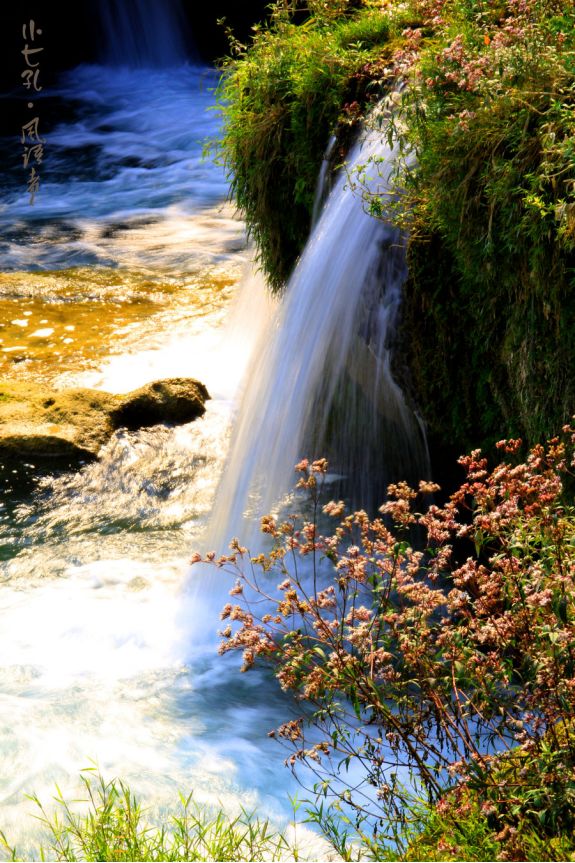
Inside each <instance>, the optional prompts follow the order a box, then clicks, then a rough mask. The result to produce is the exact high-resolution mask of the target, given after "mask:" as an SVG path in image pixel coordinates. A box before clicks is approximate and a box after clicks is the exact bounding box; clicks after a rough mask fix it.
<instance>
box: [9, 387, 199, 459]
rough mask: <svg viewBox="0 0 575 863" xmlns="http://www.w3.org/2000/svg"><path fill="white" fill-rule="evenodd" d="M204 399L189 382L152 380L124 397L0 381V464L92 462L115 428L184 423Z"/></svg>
mask: <svg viewBox="0 0 575 863" xmlns="http://www.w3.org/2000/svg"><path fill="white" fill-rule="evenodd" d="M209 397H210V396H209V394H208V391H207V390H206V388H205V386H204V385H203V384H201V383H200V382H199V381H196V380H193V379H192V378H168V379H166V380H161V381H155V382H153V383H150V384H146V385H145V386H143V387H140V389H137V390H134V391H133V392H130V393H127V394H125V395H113V394H112V393H105V392H101V391H99V390H91V389H68V390H46V389H45V388H44V387H40V386H36V385H34V384H29V383H18V382H4V383H2V382H0V459H5V460H10V461H22V460H26V461H30V460H33V461H35V462H38V461H39V462H44V464H45V463H46V462H50V463H52V461H53V460H57V461H58V464H62V463H64V464H63V465H62V466H64V465H65V466H68V465H70V466H72V465H73V464H74V463H78V462H81V461H86V460H93V459H95V458H97V456H98V453H99V451H100V449H101V448H102V446H103V445H104V444H105V443H106V441H107V440H108V439H109V438H110V437H111V435H112V434H113V432H114V431H115V430H116V429H119V428H122V427H125V428H128V429H131V430H134V429H138V428H143V427H145V426H151V425H158V424H160V423H169V424H175V425H178V424H181V423H186V422H190V421H191V420H193V419H196V417H199V416H201V415H202V414H203V413H204V411H205V401H206V399H209ZM54 466H58V465H54Z"/></svg>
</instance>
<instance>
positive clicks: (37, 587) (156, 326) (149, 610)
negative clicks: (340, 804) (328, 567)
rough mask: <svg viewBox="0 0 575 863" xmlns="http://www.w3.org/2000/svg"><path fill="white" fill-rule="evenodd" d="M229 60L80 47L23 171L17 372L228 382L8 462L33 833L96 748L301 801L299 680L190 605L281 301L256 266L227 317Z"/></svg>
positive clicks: (11, 673)
mask: <svg viewBox="0 0 575 863" xmlns="http://www.w3.org/2000/svg"><path fill="white" fill-rule="evenodd" d="M213 84H214V76H213V74H212V72H211V71H210V70H209V69H205V68H201V67H196V66H192V65H187V64H184V65H181V66H179V67H177V68H169V69H166V68H155V67H154V68H131V69H113V68H111V67H105V66H84V67H81V68H78V69H75V70H73V71H72V72H70V73H69V74H68V75H67V76H66V77H65V78H64V80H63V81H62V84H61V87H60V89H59V90H58V91H57V92H51V93H50V98H51V100H52V105H54V103H56V104H57V105H59V106H60V110H61V112H62V114H63V115H66V116H68V117H70V119H68V120H67V121H66V122H62V123H61V125H59V126H56V128H55V129H54V131H53V133H52V134H51V135H50V136H49V137H48V138H47V141H46V144H45V152H46V158H45V164H44V165H43V166H42V174H41V176H42V183H41V187H40V190H39V193H38V195H37V198H36V201H35V203H34V206H33V207H31V206H29V204H28V196H27V194H26V190H25V186H23V184H22V174H21V172H20V171H17V172H15V174H14V176H13V177H12V178H11V179H10V182H5V183H4V188H3V193H2V200H1V204H0V223H1V236H2V240H1V244H0V253H1V261H2V270H3V272H2V273H1V274H0V315H1V319H0V329H1V332H0V338H1V339H2V341H0V351H1V354H0V356H1V358H2V361H3V365H2V375H3V376H4V377H10V378H16V379H22V380H43V381H46V383H49V384H56V385H63V384H77V385H88V386H96V387H101V388H104V389H108V390H112V391H115V392H120V391H125V390H129V389H131V388H133V387H135V386H138V385H140V384H142V383H144V382H145V381H148V380H153V379H155V378H159V377H165V376H170V375H191V376H196V377H198V378H199V379H200V380H202V381H204V382H205V383H206V385H207V386H208V389H209V390H210V393H211V395H212V400H211V401H210V402H209V403H208V410H207V413H206V415H205V417H204V418H202V419H201V420H198V421H196V422H195V423H193V424H190V425H187V426H183V427H180V428H177V429H168V428H162V427H160V428H156V429H148V430H144V431H142V432H139V433H138V432H131V433H128V432H123V433H119V434H118V435H116V436H115V437H114V438H113V439H112V440H111V441H110V443H109V445H108V446H107V447H106V449H105V451H104V452H103V454H102V458H101V460H100V461H99V462H98V463H96V464H94V465H91V466H88V467H86V468H84V469H83V470H81V471H79V472H78V473H75V474H74V473H73V474H68V475H63V476H54V477H48V478H45V479H44V480H42V481H40V482H39V483H38V484H37V485H36V486H34V483H33V480H32V479H31V475H30V472H27V471H26V468H24V469H23V470H22V471H19V472H13V469H12V468H9V469H8V471H6V470H4V472H3V474H2V480H3V488H4V494H3V499H2V504H1V509H0V513H1V514H2V515H1V518H0V580H1V583H0V614H1V617H2V627H1V628H0V656H1V657H2V664H1V669H0V727H1V730H0V765H1V771H0V828H1V829H3V830H4V831H5V832H6V833H7V835H8V838H9V839H10V840H11V841H14V842H16V843H18V845H19V847H20V849H22V850H23V853H24V855H25V856H26V850H25V849H28V853H30V848H31V845H32V843H33V841H34V833H35V831H36V830H37V829H38V828H37V826H36V825H35V824H34V822H33V819H31V817H30V814H29V813H30V812H31V811H33V806H32V804H31V803H29V802H28V801H27V800H26V799H25V794H26V793H32V792H35V793H38V794H39V795H40V797H41V798H42V799H43V800H44V801H49V799H50V797H51V795H52V793H53V791H54V784H55V783H56V782H57V783H58V784H59V786H60V788H61V789H62V791H63V792H64V793H65V794H67V795H68V796H69V797H73V796H74V794H75V792H76V790H77V788H78V776H79V771H80V770H81V769H82V768H84V767H87V766H89V765H90V764H92V763H94V762H96V763H97V764H98V765H99V767H100V769H101V770H102V772H103V774H104V775H105V776H106V777H108V778H110V777H112V776H117V775H119V776H122V777H123V778H125V779H126V780H128V781H129V782H131V783H132V785H133V788H134V791H136V792H137V793H139V794H140V795H141V796H142V797H143V799H144V800H145V802H146V803H147V804H148V805H152V806H162V805H168V804H170V803H171V804H172V805H173V804H175V802H176V799H177V795H176V792H177V790H178V789H181V790H182V791H186V792H187V791H189V790H191V789H193V790H194V793H195V797H196V799H197V800H199V801H201V802H202V801H205V802H209V803H213V804H218V803H221V804H222V805H224V806H226V807H227V808H228V809H229V810H230V811H232V812H234V811H235V812H237V811H238V808H239V806H240V805H242V806H247V807H248V808H251V807H253V808H256V809H257V810H258V812H259V813H261V814H262V815H264V816H265V815H271V816H272V817H273V818H274V819H275V820H276V821H277V822H278V823H281V822H282V821H285V819H286V818H287V817H288V816H289V812H290V804H289V800H288V794H289V793H293V792H294V791H295V786H294V783H293V780H292V778H291V776H290V773H289V771H288V770H285V769H284V768H283V766H282V763H283V758H284V753H283V751H282V750H281V748H280V747H278V746H277V745H276V744H274V743H273V741H271V740H269V739H268V737H267V732H268V731H269V730H270V729H271V728H273V727H274V726H276V725H277V724H278V722H279V721H281V719H282V718H283V717H284V716H285V712H286V710H287V709H288V704H287V702H286V700H285V699H284V698H283V697H282V695H281V694H280V693H278V691H277V687H276V685H275V682H274V681H273V680H272V679H270V677H269V675H266V674H264V673H257V674H253V675H248V676H245V675H239V674H238V670H237V663H235V662H234V661H233V660H226V659H225V658H219V657H217V655H216V653H215V650H214V647H213V642H214V636H215V631H216V629H217V627H218V619H217V615H214V618H213V619H212V620H211V622H210V624H209V631H210V634H211V639H210V646H209V648H206V647H205V644H204V643H203V642H202V643H201V645H200V646H199V647H198V646H197V643H198V639H197V638H196V628H197V625H198V621H197V619H196V618H195V615H194V610H193V609H192V610H191V613H190V614H189V616H188V617H187V618H186V619H183V617H182V613H181V607H182V603H181V590H182V584H183V582H184V581H185V576H186V572H187V568H188V565H187V560H188V558H189V555H190V552H191V551H192V550H193V548H194V547H196V546H197V545H198V544H200V542H201V540H202V537H203V533H204V530H205V525H206V522H207V520H208V517H209V513H210V509H211V504H212V499H213V493H214V490H215V486H216V483H217V480H218V478H219V475H220V472H221V465H222V460H223V458H224V455H225V452H226V448H227V439H228V435H229V418H230V410H231V404H232V399H233V394H234V391H235V388H236V386H237V383H238V379H239V377H240V375H241V370H242V368H243V366H244V364H245V362H246V359H247V354H248V353H249V349H250V346H251V344H252V336H253V335H254V331H255V330H257V329H258V326H260V325H263V324H264V322H265V320H266V316H267V315H268V313H269V308H268V306H269V304H268V301H267V300H266V299H265V297H264V296H263V288H262V285H261V280H259V279H257V278H254V279H252V283H251V285H249V284H248V286H247V287H246V291H245V294H244V296H243V298H242V297H240V298H239V300H238V301H237V302H238V304H239V306H240V308H239V311H238V312H237V314H236V318H235V320H236V325H235V326H229V327H227V328H226V327H225V326H224V325H223V322H224V318H225V316H226V315H227V309H228V307H229V305H230V302H231V300H232V295H233V294H234V292H235V290H236V286H237V283H238V279H239V276H240V273H241V272H242V270H243V269H244V268H245V265H246V259H247V255H246V251H245V238H244V233H243V226H242V224H241V223H240V222H238V221H237V219H236V218H235V217H234V214H233V212H231V211H230V209H229V207H228V206H225V205H224V203H223V202H224V199H225V196H226V193H227V186H226V182H225V179H224V177H223V175H222V172H221V171H220V169H218V168H217V167H215V166H214V165H213V164H212V163H211V162H210V161H209V160H207V161H206V160H204V159H203V158H202V147H203V143H204V140H205V138H206V137H210V136H213V134H214V133H215V132H216V130H217V118H216V117H215V115H214V113H213V112H212V111H210V110H209V109H210V108H211V107H212V106H213V93H212V89H211V88H213ZM39 110H40V113H41V111H42V106H41V105H40V109H39ZM246 320H247V321H249V325H247V324H246ZM242 321H243V323H242ZM258 321H259V322H260V323H259V324H258ZM246 329H247V330H248V331H249V334H250V338H249V339H247V340H246V338H245V332H246ZM32 473H33V472H32ZM22 474H24V475H22ZM31 492H33V493H31ZM225 589H226V588H225V587H223V593H225ZM200 622H201V624H202V626H205V621H200ZM194 645H196V646H194Z"/></svg>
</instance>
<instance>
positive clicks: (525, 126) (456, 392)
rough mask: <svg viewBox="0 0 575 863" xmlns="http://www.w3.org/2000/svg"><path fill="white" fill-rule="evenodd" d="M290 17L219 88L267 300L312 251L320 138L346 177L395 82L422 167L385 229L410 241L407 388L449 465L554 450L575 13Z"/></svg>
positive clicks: (548, 3)
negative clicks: (473, 451) (268, 289)
mask: <svg viewBox="0 0 575 863" xmlns="http://www.w3.org/2000/svg"><path fill="white" fill-rule="evenodd" d="M295 7H297V3H293V4H289V3H282V4H277V6H276V8H275V12H274V15H273V16H272V23H271V26H270V27H267V28H265V29H262V30H260V31H259V32H257V33H256V35H255V38H254V41H253V45H251V46H250V47H249V48H248V49H247V50H246V49H243V48H241V47H239V48H238V51H237V53H236V56H235V57H234V58H233V59H231V60H230V61H229V63H228V65H227V67H226V69H225V78H224V84H223V88H222V97H223V100H224V119H225V133H224V137H223V140H222V142H221V153H222V158H223V161H224V163H225V164H226V166H227V168H228V169H229V171H230V172H231V175H232V188H233V192H234V194H235V196H236V199H237V201H238V204H239V206H240V208H241V209H242V210H243V211H244V213H245V215H246V218H247V221H248V225H249V227H250V229H251V231H252V233H253V235H254V237H255V239H256V242H257V245H258V248H259V253H260V261H261V263H262V266H263V267H264V269H265V270H266V271H267V273H268V275H269V277H270V281H271V283H272V285H273V286H274V287H279V286H281V284H282V282H283V281H284V280H285V278H286V277H287V275H288V274H289V271H290V269H291V267H292V266H293V263H294V261H295V259H296V257H297V254H298V253H299V251H300V250H301V248H302V246H303V244H304V242H305V239H306V236H307V232H308V230H309V223H310V213H311V206H312V201H313V191H314V185H315V178H316V176H317V173H318V170H319V166H320V163H321V158H322V153H323V150H324V147H325V143H326V141H327V138H328V134H329V133H330V131H333V130H334V129H337V132H338V136H339V141H340V143H341V147H340V150H339V152H338V154H337V155H338V156H339V157H340V158H341V157H342V153H343V148H344V146H345V143H346V137H349V135H348V134H347V133H348V132H349V130H350V128H353V125H354V123H355V122H356V121H357V120H358V119H359V118H360V117H361V116H362V115H364V114H365V113H366V111H367V109H368V107H369V104H370V102H372V101H374V100H375V99H377V98H379V97H380V95H381V93H382V92H383V91H385V90H386V89H388V88H389V87H390V86H391V84H392V82H394V81H395V80H397V78H403V79H405V80H406V81H407V83H408V87H407V88H406V90H405V91H404V96H403V98H402V103H401V105H400V106H399V107H398V112H397V115H396V121H397V134H398V135H400V136H401V138H402V140H403V143H404V146H405V149H406V151H408V150H410V151H412V152H415V154H416V156H417V162H416V167H415V168H406V169H405V170H404V171H403V172H401V176H400V177H399V178H398V180H399V182H400V183H401V185H402V187H403V188H404V189H405V193H404V194H403V196H402V198H401V201H402V203H401V204H400V206H399V207H398V210H397V212H396V214H395V217H396V218H397V219H398V220H399V221H400V222H401V223H402V224H404V225H407V226H408V227H409V230H410V237H411V239H410V242H409V250H408V257H409V264H410V278H409V281H408V284H407V285H406V289H405V299H404V304H403V318H402V329H401V333H400V339H399V345H400V347H399V354H398V361H397V363H396V365H397V368H398V372H399V374H400V375H401V376H402V382H403V383H404V385H405V386H407V388H408V391H409V393H410V395H411V398H412V399H413V401H414V402H415V404H416V405H417V406H418V408H419V411H420V413H421V414H422V415H423V417H424V418H425V420H426V422H427V424H428V427H429V429H430V432H431V435H432V438H433V439H434V440H436V441H443V442H447V443H449V444H450V445H453V447H454V448H455V449H457V450H463V449H466V448H469V447H471V446H490V445H491V444H492V443H493V442H494V441H495V440H496V439H498V438H500V437H503V436H505V435H510V434H511V435H519V436H522V437H524V438H525V439H526V440H527V441H529V442H530V443H531V442H534V441H535V440H538V439H541V438H542V437H544V436H545V435H549V434H551V433H553V432H554V431H556V430H557V429H558V428H559V427H560V426H561V424H562V423H563V422H564V421H566V420H567V419H568V417H569V416H570V415H571V413H572V412H573V410H574V409H575V374H574V372H575V361H574V358H573V357H574V351H573V347H574V345H575V269H574V263H575V147H574V146H573V140H575V135H574V133H575V61H574V59H573V57H574V56H575V12H574V10H573V8H572V4H571V2H569V0H501V2H498V3H493V2H491V0H490V2H487V0H477V2H475V3H472V4H470V3H468V2H464V0H412V2H411V3H410V4H396V3H394V2H387V3H383V4H382V3H379V2H378V3H375V2H372V0H358V2H346V0H338V2H334V3H330V4H325V3H322V2H320V0H316V2H312V3H311V4H310V10H311V11H310V13H309V14H307V15H306V16H302V15H300V16H299V17H297V14H296V13H297V9H296V8H295ZM294 15H296V17H294ZM370 203H371V206H372V209H373V211H374V213H377V212H378V210H379V209H380V208H379V202H377V201H372V202H370Z"/></svg>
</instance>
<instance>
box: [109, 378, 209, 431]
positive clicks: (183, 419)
mask: <svg viewBox="0 0 575 863" xmlns="http://www.w3.org/2000/svg"><path fill="white" fill-rule="evenodd" d="M208 398H209V394H208V391H207V389H206V388H205V386H204V385H203V384H201V383H199V381H194V380H190V379H189V378H168V379H167V380H163V381H155V382H154V383H151V384H146V386H143V387H141V388H140V389H139V390H134V391H133V392H131V393H128V395H127V396H125V397H124V401H123V402H122V404H121V405H120V406H119V407H117V408H115V409H114V410H113V412H112V419H113V421H114V423H115V424H116V427H120V426H125V427H126V428H128V429H138V428H144V427H145V426H153V425H157V424H158V423H162V422H167V423H174V424H176V425H178V424H180V423H187V422H190V421H191V420H194V419H196V417H198V416H201V415H202V414H203V413H204V410H205V408H204V402H205V400H206V399H208Z"/></svg>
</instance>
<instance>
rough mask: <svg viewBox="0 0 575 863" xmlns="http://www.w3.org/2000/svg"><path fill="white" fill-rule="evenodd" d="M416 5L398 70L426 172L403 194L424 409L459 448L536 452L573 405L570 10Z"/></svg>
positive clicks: (413, 355) (409, 320)
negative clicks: (531, 447)
mask: <svg viewBox="0 0 575 863" xmlns="http://www.w3.org/2000/svg"><path fill="white" fill-rule="evenodd" d="M415 5H416V7H418V9H419V11H420V13H421V17H422V27H420V28H416V27H414V28H412V29H411V30H410V32H409V33H408V34H407V41H408V45H409V46H410V51H406V52H404V56H403V57H400V58H398V59H397V62H398V63H399V65H401V62H400V61H403V65H404V67H405V66H406V65H408V66H409V68H408V70H407V72H405V74H407V75H408V76H409V87H408V89H407V90H406V91H405V94H404V98H403V110H402V112H401V114H402V116H401V130H402V131H401V134H403V136H404V142H405V146H406V148H408V149H411V150H414V151H415V153H416V156H417V168H416V169H415V170H409V171H407V172H406V173H405V174H404V176H403V179H402V182H403V183H404V185H405V187H406V195H405V196H404V198H403V204H404V207H405V209H404V213H403V215H404V217H405V218H406V220H407V221H408V222H409V223H410V227H411V231H412V240H411V249H410V255H411V264H412V272H411V281H410V283H409V285H408V289H407V297H406V306H405V330H404V338H405V347H406V351H407V353H408V354H409V364H410V367H411V370H412V375H413V379H414V383H415V389H416V392H417V400H418V401H419V403H420V406H421V408H422V411H423V413H424V415H425V417H426V419H427V420H428V422H429V423H430V425H431V428H432V431H434V432H436V433H438V434H443V435H444V436H447V437H450V438H452V439H455V440H457V441H458V445H461V446H463V445H465V446H469V445H477V443H479V442H481V441H483V442H487V443H493V441H494V440H495V439H496V436H497V435H498V434H500V433H501V429H502V428H505V429H506V432H507V433H511V434H521V435H522V436H524V437H525V438H526V439H527V440H528V441H529V442H532V443H533V442H535V441H536V440H541V439H542V438H543V437H545V436H546V435H548V434H549V433H550V432H551V430H552V429H553V428H556V427H558V426H559V425H560V424H561V423H563V422H565V421H566V420H567V419H568V417H569V415H570V413H571V411H572V409H573V404H574V401H575V391H574V385H573V382H574V380H575V374H574V373H575V364H574V360H573V351H572V348H571V346H572V344H573V340H574V339H575V290H574V289H575V269H574V265H575V147H574V146H573V140H574V132H575V63H574V60H573V58H574V56H575V53H574V48H575V37H574V33H575V28H574V24H575V17H574V16H575V13H574V11H573V6H572V3H571V2H568V0H525V2H523V0H522V2H519V0H505V2H503V0H502V2H500V3H496V4H494V3H487V2H474V3H468V2H465V0H449V2H448V0H446V2H441V0H440V2H435V3H429V2H423V0H422V2H418V0H416V3H415ZM404 71H405V69H404ZM438 270H439V271H440V274H439V275H438Z"/></svg>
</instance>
